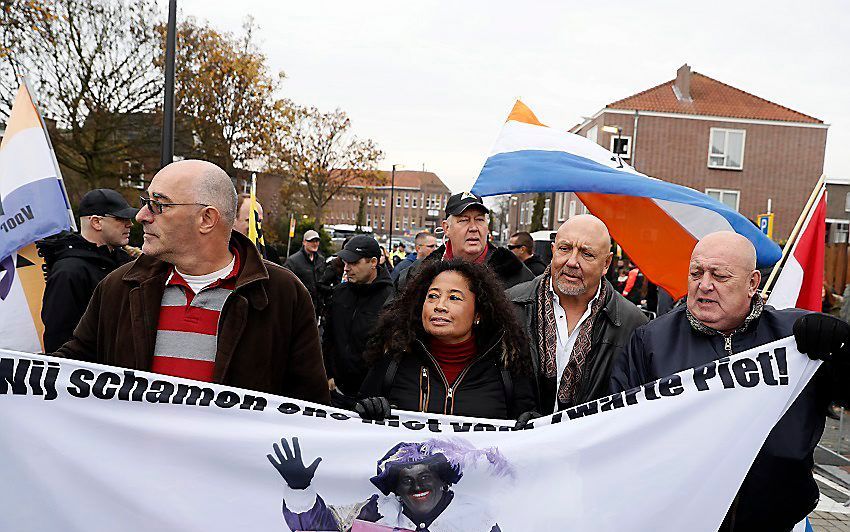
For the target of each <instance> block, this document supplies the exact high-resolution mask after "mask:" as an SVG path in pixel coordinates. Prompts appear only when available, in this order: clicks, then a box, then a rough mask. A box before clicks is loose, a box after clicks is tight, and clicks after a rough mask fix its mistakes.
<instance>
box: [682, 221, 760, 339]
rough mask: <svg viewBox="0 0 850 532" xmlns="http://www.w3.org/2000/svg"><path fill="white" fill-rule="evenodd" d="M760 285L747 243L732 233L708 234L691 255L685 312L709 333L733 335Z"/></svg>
mask: <svg viewBox="0 0 850 532" xmlns="http://www.w3.org/2000/svg"><path fill="white" fill-rule="evenodd" d="M760 281H761V274H760V273H759V271H758V270H756V250H755V248H754V247H753V244H752V243H751V242H750V241H749V240H747V239H746V238H744V237H743V236H741V235H739V234H737V233H733V232H732V231H720V232H717V233H711V234H710V235H707V236H705V237H703V238H702V239H701V240H700V241H699V242H697V245H696V246H695V247H694V251H693V252H692V253H691V263H690V266H689V273H688V301H687V304H688V310H689V311H690V313H691V314H692V315H693V316H694V317H695V318H696V319H698V320H699V321H700V322H701V323H703V324H704V325H707V326H708V327H711V328H712V329H715V330H717V331H720V332H722V333H724V334H726V333H729V332H731V331H734V330H735V329H737V328H738V327H740V326H741V324H743V323H744V319H745V318H746V317H747V315H748V314H749V313H750V308H751V304H752V299H753V296H754V295H755V293H756V291H757V290H758V286H759V282H760Z"/></svg>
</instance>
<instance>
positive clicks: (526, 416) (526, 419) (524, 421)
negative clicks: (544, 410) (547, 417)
mask: <svg viewBox="0 0 850 532" xmlns="http://www.w3.org/2000/svg"><path fill="white" fill-rule="evenodd" d="M542 415H543V414H541V413H540V412H534V411H532V412H523V413H522V414H520V415H519V417H518V418H516V424H515V425H514V430H522V429H524V428H525V427H527V426H528V424H529V423H530V422H531V420H532V419H534V418H538V417H540V416H542Z"/></svg>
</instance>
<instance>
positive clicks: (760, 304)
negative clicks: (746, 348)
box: [685, 293, 764, 336]
mask: <svg viewBox="0 0 850 532" xmlns="http://www.w3.org/2000/svg"><path fill="white" fill-rule="evenodd" d="M763 310H764V300H762V298H761V296H760V295H759V294H758V293H756V294H754V295H753V298H752V301H751V302H750V313H749V314H747V317H746V318H744V322H743V323H742V324H741V325H740V326H738V327H737V328H736V329H735V330H734V331H732V333H731V334H729V336H732V335H735V334H738V333H742V332H744V331H746V330H747V329H748V328H749V327H750V324H751V323H752V322H753V321H755V320H757V319H758V318H759V316H761V313H762V311H763ZM685 316H687V318H688V323H690V324H691V328H693V330H695V331H696V332H698V333H702V334H705V335H707V336H711V335H715V334H719V335H721V336H726V335H724V334H723V333H722V332H720V331H718V330H716V329H712V328H711V327H709V326H708V325H706V324H704V323H702V322H701V321H699V320H698V319H697V318H696V316H694V315H693V314H691V311H690V310H688V309H687V307H686V308H685Z"/></svg>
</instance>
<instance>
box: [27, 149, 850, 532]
mask: <svg viewBox="0 0 850 532" xmlns="http://www.w3.org/2000/svg"><path fill="white" fill-rule="evenodd" d="M245 204H246V202H245V200H244V198H240V197H239V196H238V195H237V193H236V191H235V189H234V187H233V184H232V182H231V180H230V178H229V177H228V176H227V174H226V173H225V172H224V171H223V170H222V169H221V168H219V167H217V166H216V165H214V164H212V163H208V162H204V161H196V160H184V161H179V162H175V163H172V164H169V165H168V166H166V167H165V168H163V169H162V170H160V171H159V172H158V173H157V174H156V175H155V176H154V178H153V180H152V181H151V183H150V186H149V187H148V189H147V191H145V192H144V194H143V195H142V196H141V197H140V208H138V209H136V208H132V207H130V205H129V204H127V202H126V201H125V200H124V199H123V197H122V196H121V195H120V194H118V193H117V192H115V191H109V190H105V189H98V190H95V191H92V192H90V193H88V194H87V195H86V196H85V197H84V198H83V201H82V203H81V205H80V209H79V214H80V216H81V224H80V225H81V231H80V233H79V234H63V235H59V236H57V237H54V238H51V239H47V240H45V241H44V242H42V243H41V244H40V247H41V249H42V250H43V252H44V255H45V258H46V262H47V265H48V269H49V274H48V278H47V289H46V291H45V299H44V312H43V318H44V322H45V336H44V338H45V349H46V351H47V352H48V353H51V354H54V355H56V356H62V357H67V358H73V359H79V360H87V361H92V362H98V363H103V364H109V365H113V366H118V367H123V368H129V369H137V370H144V371H153V372H158V373H163V374H168V375H173V376H177V377H186V378H191V379H196V380H200V381H207V382H216V383H220V384H224V385H229V386H236V387H240V388H245V389H249V390H256V391H261V392H267V393H273V394H278V395H283V396H287V397H292V398H296V399H302V400H307V401H312V402H316V403H320V404H327V405H330V404H332V405H334V406H337V407H340V408H346V409H350V410H353V411H355V412H357V413H358V414H360V415H361V416H362V417H364V418H368V419H385V418H387V417H390V416H392V415H393V411H394V410H398V409H401V410H411V411H420V412H429V413H438V414H455V415H462V416H474V417H478V418H495V419H510V420H516V421H515V428H516V429H517V430H520V429H524V428H527V427H528V426H529V424H531V423H533V420H534V418H536V417H539V416H541V415H544V414H548V413H552V412H556V411H560V410H564V409H566V408H570V407H572V406H575V405H578V404H581V403H584V402H586V401H590V400H594V399H598V398H600V397H604V396H606V395H608V394H610V393H620V392H623V391H625V390H628V389H631V388H634V387H637V386H640V385H641V384H644V383H647V382H651V381H653V380H655V379H658V378H660V377H663V376H666V375H668V374H671V373H674V372H677V371H681V370H683V369H687V368H689V367H693V366H697V365H700V364H704V363H706V362H708V361H711V360H714V359H718V358H722V357H725V356H729V355H732V354H734V353H737V352H741V351H744V350H747V349H750V348H752V347H755V346H758V345H761V344H763V343H766V342H769V341H772V340H774V339H778V338H782V337H785V336H789V335H792V334H793V335H794V337H795V338H796V341H797V347H798V349H799V350H800V351H801V352H803V353H806V354H807V355H808V356H810V357H812V358H816V359H822V360H825V363H824V364H823V366H822V368H821V369H820V370H819V371H818V374H817V376H816V378H815V379H813V380H812V381H811V382H810V383H809V384H808V386H807V387H806V388H805V389H804V390H803V392H802V393H801V395H800V397H799V398H798V399H797V401H796V402H795V403H794V405H793V406H792V407H791V408H790V409H789V410H788V412H786V414H785V415H784V416H783V417H782V419H781V420H780V422H779V423H778V424H777V426H776V428H775V429H774V430H773V432H771V434H770V436H769V437H768V439H767V441H766V442H765V445H764V447H763V448H762V449H761V452H760V453H759V455H758V457H757V458H756V461H755V463H754V464H753V466H752V468H751V469H750V471H749V473H748V475H747V477H746V479H745V480H744V483H743V485H742V486H741V488H740V491H739V492H738V495H737V496H736V498H735V500H734V502H733V503H732V505H731V507H730V508H729V511H728V514H727V516H726V520H725V521H724V524H723V527H722V529H723V530H790V529H791V528H792V526H793V525H794V524H795V523H797V522H798V521H800V520H801V519H802V518H803V517H805V516H806V515H807V514H808V513H809V512H810V511H811V510H812V509H813V508H814V506H815V503H816V501H817V497H818V490H817V486H816V484H815V482H814V480H813V478H812V474H811V466H812V463H813V458H812V456H813V450H814V446H815V444H816V443H817V441H818V439H819V436H820V434H821V433H822V431H823V426H824V413H825V411H826V407H827V405H828V404H829V403H830V401H834V400H845V399H846V398H847V390H848V389H850V388H848V386H847V383H848V370H850V367H848V361H850V358H848V356H849V355H848V352H847V351H848V347H847V346H848V344H850V325H848V324H847V323H845V322H844V321H842V320H840V319H838V318H836V317H834V316H830V315H827V314H823V313H811V312H804V311H799V310H794V309H792V310H775V309H773V308H771V307H769V306H766V305H764V303H763V301H762V298H761V296H760V295H759V292H758V287H759V282H760V278H761V275H760V272H759V271H758V270H757V269H756V266H755V250H754V248H753V246H752V244H751V243H750V242H749V241H748V240H747V239H746V238H743V237H741V236H739V235H737V234H735V233H729V232H721V233H714V234H711V235H708V236H707V237H705V238H703V239H702V240H700V241H699V243H698V244H697V245H696V247H695V248H694V250H693V254H692V258H691V264H690V271H689V272H688V273H687V274H686V275H688V294H687V297H686V298H685V299H684V301H683V302H682V303H681V304H680V305H678V306H676V307H675V308H674V309H673V310H671V311H670V312H667V313H665V314H663V315H661V316H660V317H658V318H657V319H653V320H651V321H650V320H649V318H648V316H647V314H646V313H645V312H642V311H641V310H640V309H639V308H638V306H637V304H639V303H642V302H643V299H645V298H639V299H637V300H635V297H634V295H633V294H635V293H639V294H640V293H641V287H640V286H639V283H641V282H643V283H645V281H644V280H642V279H641V278H642V276H641V275H640V273H639V271H638V269H637V268H636V267H635V266H634V265H633V264H628V263H625V264H623V263H619V264H618V263H617V262H615V257H614V254H613V253H612V251H611V249H612V242H611V237H610V235H609V233H608V229H607V227H606V226H605V224H604V223H603V222H602V221H601V220H600V219H598V218H596V217H594V216H592V215H588V214H585V215H579V216H574V217H571V218H570V219H569V220H567V221H566V222H565V223H564V224H563V225H562V226H561V227H560V228H558V230H557V232H556V233H555V236H554V240H553V241H552V242H551V252H552V259H551V263H549V264H546V262H545V261H544V260H542V259H541V258H540V257H539V256H537V255H535V253H534V241H533V240H532V238H531V235H529V234H528V233H516V234H514V235H512V236H511V238H510V241H509V245H508V247H507V248H504V247H499V246H497V245H495V244H494V243H493V242H492V240H491V238H490V235H489V229H488V227H489V209H488V208H487V207H486V206H485V204H484V202H483V200H482V199H481V198H480V197H478V196H476V195H475V194H472V193H469V192H464V193H460V194H455V195H453V196H451V197H450V198H449V200H448V202H447V204H446V207H445V216H444V220H443V221H442V229H443V235H444V237H443V242H442V243H440V242H439V241H438V240H437V238H435V236H434V235H432V234H429V233H420V234H418V235H416V237H415V251H414V252H413V253H411V254H409V255H403V256H402V253H403V251H402V250H399V249H398V246H396V248H395V249H393V250H392V252H391V253H387V252H386V250H385V249H383V248H382V247H381V246H380V245H379V243H378V242H377V241H376V240H375V239H374V238H373V237H371V236H368V235H357V236H354V237H352V238H350V239H349V240H348V241H347V242H345V244H344V245H343V247H342V249H341V250H340V251H339V252H338V253H337V254H336V255H335V256H333V257H331V258H326V257H324V256H323V255H322V254H321V253H320V251H319V247H320V235H319V233H317V232H316V231H313V230H310V231H306V232H305V233H304V235H303V241H302V243H301V248H300V249H299V250H298V251H296V252H295V253H294V254H292V255H291V256H289V257H288V258H287V259H286V261H285V263H284V265H285V267H281V266H278V265H277V264H275V263H274V262H271V261H268V260H264V258H263V257H262V256H261V254H260V252H259V251H258V249H257V248H256V247H255V246H254V244H253V243H252V242H251V241H250V240H249V239H248V238H247V237H246V236H245V235H244V233H247V225H246V224H247V221H248V216H249V213H247V212H243V211H244V210H245V208H244V206H245ZM133 219H135V220H136V221H137V222H138V223H140V224H141V226H142V229H143V233H144V243H143V245H142V247H141V250H139V251H138V253H137V254H138V256H137V257H135V258H133V257H131V256H130V255H129V254H126V253H124V251H123V250H124V249H125V248H124V247H125V246H126V244H127V243H128V236H129V231H130V227H131V223H132V220H133ZM683 275H685V274H683ZM644 295H645V292H644ZM824 310H826V308H825V309H824ZM320 331H321V332H320ZM278 456H279V457H282V456H283V455H281V453H280V452H278ZM284 462H285V460H284V458H281V460H280V463H281V464H283V463H284ZM411 465H415V464H411ZM281 467H283V466H282V465H281ZM282 474H283V472H282ZM432 514H433V512H432ZM434 518H436V516H434V515H430V514H429V517H428V519H431V520H433V519H434ZM428 524H429V523H428V522H427V519H426V525H428Z"/></svg>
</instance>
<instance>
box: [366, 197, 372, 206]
mask: <svg viewBox="0 0 850 532" xmlns="http://www.w3.org/2000/svg"><path fill="white" fill-rule="evenodd" d="M366 205H368V206H370V207H371V206H372V196H369V197H368V198H366Z"/></svg>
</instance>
